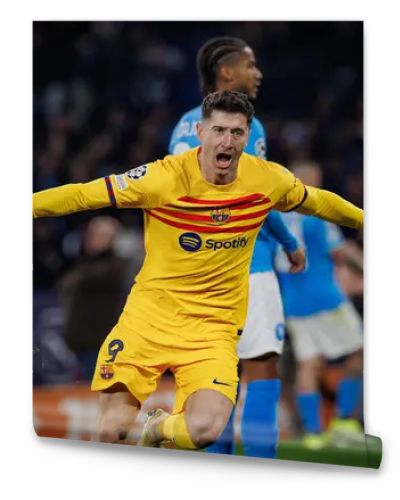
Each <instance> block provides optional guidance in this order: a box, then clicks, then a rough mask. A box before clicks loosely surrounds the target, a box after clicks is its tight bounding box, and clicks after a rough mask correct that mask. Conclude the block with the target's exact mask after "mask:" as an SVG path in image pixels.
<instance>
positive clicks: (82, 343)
mask: <svg viewBox="0 0 400 500" xmlns="http://www.w3.org/2000/svg"><path fill="white" fill-rule="evenodd" d="M119 229H120V225H119V223H118V221H116V220H115V219H113V218H111V217H109V216H100V217H96V218H94V219H92V220H91V221H90V222H89V224H88V226H87V228H86V231H85V233H84V237H83V252H82V253H83V255H82V257H81V258H80V259H79V260H78V262H77V263H76V265H75V266H74V267H73V268H72V269H71V270H70V271H69V272H67V273H66V274H65V276H64V277H63V279H62V281H61V284H60V291H61V298H62V302H63V306H64V309H65V328H64V335H65V340H66V342H67V345H68V346H69V347H70V348H71V350H72V351H73V352H75V353H76V355H77V357H78V360H79V361H80V363H81V370H82V379H83V380H90V379H91V378H92V374H93V369H94V366H95V362H96V357H97V352H98V350H99V348H100V345H101V343H102V342H103V340H104V338H105V337H106V336H107V334H108V333H109V332H110V330H111V329H112V327H113V326H114V325H115V323H116V322H117V319H118V316H119V314H120V312H121V309H122V306H123V301H124V298H125V292H126V289H125V286H124V272H125V263H124V261H123V260H122V259H121V258H120V257H117V256H116V255H115V253H114V249H113V246H114V242H115V239H116V237H117V234H118V231H119Z"/></svg>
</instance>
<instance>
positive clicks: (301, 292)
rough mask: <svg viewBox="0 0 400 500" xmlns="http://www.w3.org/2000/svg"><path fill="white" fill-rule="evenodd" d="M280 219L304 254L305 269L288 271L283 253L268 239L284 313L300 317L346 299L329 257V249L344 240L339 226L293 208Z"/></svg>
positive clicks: (334, 307)
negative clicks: (290, 272) (299, 212)
mask: <svg viewBox="0 0 400 500" xmlns="http://www.w3.org/2000/svg"><path fill="white" fill-rule="evenodd" d="M283 220H284V221H285V223H286V224H287V226H288V228H289V229H290V231H291V232H292V233H293V234H294V235H295V237H296V238H297V241H298V242H299V244H300V245H302V246H303V247H304V248H305V250H306V255H307V260H306V267H305V270H304V271H303V272H301V273H299V274H289V273H288V263H287V259H286V256H284V255H283V252H282V249H281V247H280V246H278V245H276V244H275V243H274V242H273V241H272V240H271V243H272V245H273V247H274V249H273V253H274V263H275V270H276V273H277V275H278V279H279V285H280V288H281V294H282V300H283V307H284V310H285V316H286V317H287V318H290V317H304V316H309V315H312V314H316V313H319V312H322V311H330V310H332V309H336V308H337V307H338V306H339V305H340V304H342V303H343V302H345V301H346V300H347V298H346V296H345V294H344V292H343V290H342V289H341V288H340V286H339V284H338V282H337V280H336V278H335V265H334V262H333V259H332V257H331V252H332V250H334V249H336V248H338V247H340V246H341V245H342V244H343V241H344V240H343V235H342V233H341V231H340V229H339V228H338V227H337V226H336V225H334V224H331V223H329V222H326V221H323V220H321V219H318V218H317V217H311V216H304V215H301V214H298V213H296V212H290V213H287V214H283Z"/></svg>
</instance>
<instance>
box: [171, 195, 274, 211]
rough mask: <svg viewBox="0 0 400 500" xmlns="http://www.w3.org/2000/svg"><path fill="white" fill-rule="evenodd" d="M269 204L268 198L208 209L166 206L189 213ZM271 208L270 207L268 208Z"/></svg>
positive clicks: (240, 208)
mask: <svg viewBox="0 0 400 500" xmlns="http://www.w3.org/2000/svg"><path fill="white" fill-rule="evenodd" d="M270 203H271V200H270V199H269V198H263V199H261V200H259V201H253V202H251V203H238V204H237V205H218V206H215V205H214V206H209V207H204V206H203V207H182V206H179V205H166V206H167V207H172V208H176V209H178V210H191V211H197V212H200V211H204V210H212V209H213V208H215V209H218V208H229V209H230V210H242V209H243V208H252V207H257V206H258V205H268V204H270ZM270 208H272V207H270Z"/></svg>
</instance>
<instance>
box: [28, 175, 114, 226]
mask: <svg viewBox="0 0 400 500" xmlns="http://www.w3.org/2000/svg"><path fill="white" fill-rule="evenodd" d="M106 179H108V178H106ZM108 182H110V180H109V179H108ZM110 205H111V200H110V196H109V194H108V190H107V184H106V180H105V179H96V180H95V181H92V182H88V183H86V184H66V185H64V186H60V187H56V188H52V189H46V190H45V191H40V192H38V193H34V195H33V216H34V217H35V218H36V217H50V216H60V215H67V214H72V213H75V212H82V211H83V210H95V209H97V208H103V207H109V206H110Z"/></svg>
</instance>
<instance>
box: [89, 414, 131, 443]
mask: <svg viewBox="0 0 400 500" xmlns="http://www.w3.org/2000/svg"><path fill="white" fill-rule="evenodd" d="M129 430H130V425H129V422H127V421H123V420H118V419H110V418H109V417H108V416H104V417H103V418H101V419H100V421H99V425H98V428H97V433H96V441H99V442H101V443H118V442H121V441H124V440H125V439H126V438H127V436H128V433H129Z"/></svg>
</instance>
